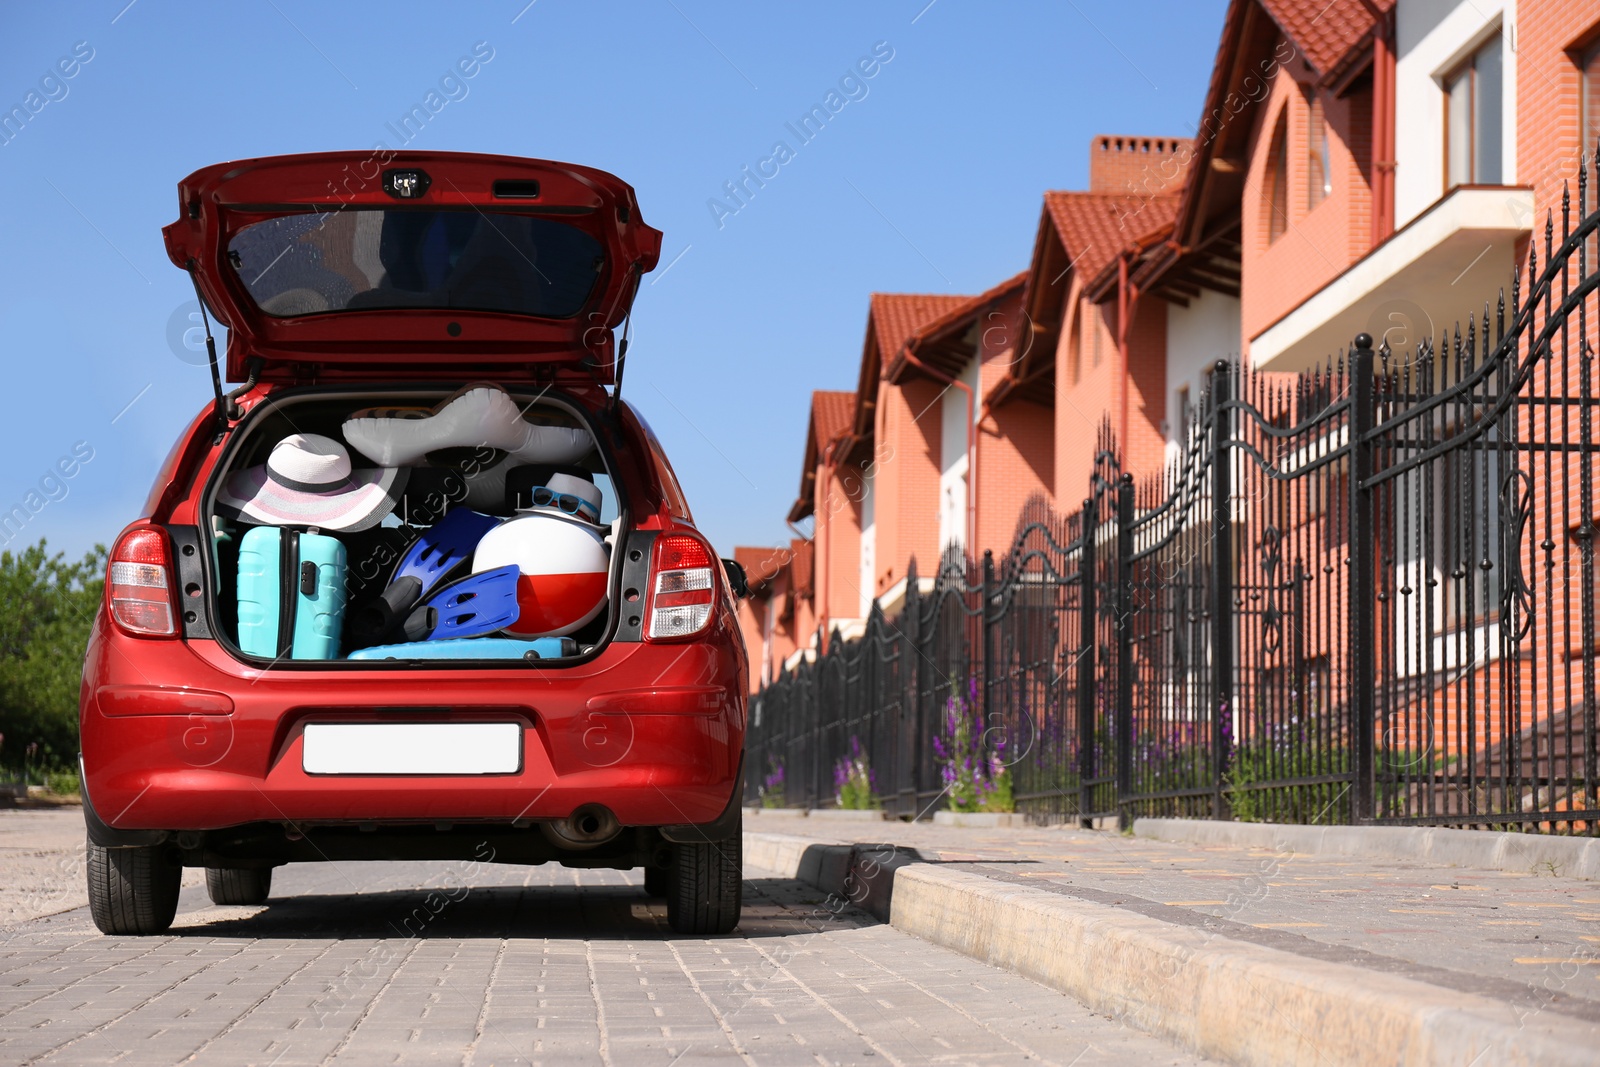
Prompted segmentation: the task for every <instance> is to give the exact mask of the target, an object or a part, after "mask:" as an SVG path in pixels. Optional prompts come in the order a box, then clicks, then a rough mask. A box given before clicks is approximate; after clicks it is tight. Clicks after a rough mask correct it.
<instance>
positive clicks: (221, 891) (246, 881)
mask: <svg viewBox="0 0 1600 1067" xmlns="http://www.w3.org/2000/svg"><path fill="white" fill-rule="evenodd" d="M270 892H272V868H271V867H266V868H264V869H262V870H259V871H256V870H244V869H241V868H237V867H207V868H206V895H207V896H209V897H210V898H211V903H213V904H265V903H266V902H267V894H268V893H270Z"/></svg>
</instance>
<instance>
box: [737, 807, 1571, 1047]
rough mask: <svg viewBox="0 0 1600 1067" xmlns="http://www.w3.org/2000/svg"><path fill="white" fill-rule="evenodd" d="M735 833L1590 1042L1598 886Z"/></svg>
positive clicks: (1120, 838) (1509, 874)
mask: <svg viewBox="0 0 1600 1067" xmlns="http://www.w3.org/2000/svg"><path fill="white" fill-rule="evenodd" d="M745 829H746V830H747V831H758V832H759V831H765V832H774V833H784V834H795V835H800V836H805V837H816V838H818V839H819V840H827V841H855V842H861V843H873V842H883V841H887V842H892V843H894V844H896V845H899V846H904V847H909V848H914V849H917V850H918V851H919V852H921V853H922V854H923V855H924V856H926V857H928V858H932V859H936V860H937V861H938V862H940V863H943V864H948V865H951V866H952V867H954V868H955V869H958V870H967V871H970V872H972V873H975V874H982V875H984V876H986V877H989V878H995V879H999V880H1002V881H1009V882H1015V883H1019V884H1024V885H1029V886H1033V887H1036V888H1041V889H1047V890H1051V891H1055V892H1060V893H1064V894H1066V895H1069V896H1076V897H1079V898H1081V899H1085V900H1091V901H1095V902H1097V903H1102V904H1112V905H1116V906H1119V907H1121V908H1124V909H1126V910H1128V911H1133V912H1138V913H1140V914H1143V915H1147V916H1149V917H1152V918H1156V919H1162V920H1165V921H1168V922H1176V923H1182V924H1185V925H1189V926H1193V927H1199V928H1202V929H1205V930H1207V931H1209V932H1212V933H1215V934H1216V935H1217V936H1218V937H1225V938H1229V939H1233V940H1242V941H1249V942H1253V943H1256V944H1261V945H1267V946H1270V947H1273V948H1279V949H1284V950H1286V951H1290V952H1295V953H1298V954H1300V955H1303V956H1309V957H1312V958H1315V959H1321V960H1328V961H1333V962H1339V963H1349V964H1354V965H1356V966H1361V967H1366V968H1368V969H1371V970H1376V971H1382V972H1384V973H1389V974H1397V975H1404V976H1407V977H1412V978H1416V979H1418V980H1420V981H1424V982H1429V983H1431V984H1433V985H1437V986H1442V987H1444V988H1447V989H1454V990H1457V991H1460V992H1470V993H1479V994H1483V995H1485V996H1490V997H1495V998H1497V999H1500V1000H1503V1001H1506V1002H1508V1003H1511V1004H1514V1005H1517V1006H1519V1007H1526V1008H1527V1010H1529V1011H1543V1010H1554V1011H1558V1012H1561V1013H1562V1014H1566V1015H1570V1016H1572V1017H1574V1018H1577V1019H1581V1020H1584V1021H1586V1022H1588V1023H1590V1024H1593V1026H1594V1032H1595V1036H1596V1040H1597V1042H1600V882H1592V881H1583V880H1579V879H1576V878H1566V877H1562V876H1561V872H1560V871H1559V870H1551V869H1547V868H1545V869H1530V870H1527V871H1515V872H1513V871H1491V870H1476V869H1471V868H1466V867H1442V866H1425V865H1422V864H1407V863H1399V862H1369V861H1364V860H1361V859H1359V858H1356V857H1351V856H1333V855H1309V854H1296V853H1292V852H1278V851H1274V850H1272V849H1265V848H1239V847H1231V846H1200V845H1189V844H1178V843H1172V842H1165V841H1151V840H1147V839H1143V838H1133V837H1127V836H1124V835H1122V834H1119V833H1115V832H1108V831H1084V830H1072V829H1064V828H1044V827H1033V828H1027V829H977V828H966V827H950V826H937V825H934V824H931V823H927V822H918V823H901V822H879V823H849V822H842V821H835V820H825V819H815V820H814V819H807V818H792V817H787V816H776V817H774V816H771V815H767V814H765V813H763V814H760V815H756V816H753V817H747V818H746V820H745Z"/></svg>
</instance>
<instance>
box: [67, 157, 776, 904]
mask: <svg viewBox="0 0 1600 1067" xmlns="http://www.w3.org/2000/svg"><path fill="white" fill-rule="evenodd" d="M178 206H179V218H178V221H176V222H174V223H172V224H171V225H170V226H167V227H166V228H165V230H164V231H163V232H164V235H165V238H166V245H167V250H168V253H169V255H170V256H171V258H172V261H173V263H174V264H176V265H177V266H178V267H179V268H180V269H183V270H187V271H188V272H190V274H191V275H192V277H193V279H194V282H195V287H196V290H197V292H198V293H199V294H200V296H201V297H202V299H203V300H204V303H205V306H206V308H207V309H209V311H210V313H211V314H212V315H213V316H214V317H215V318H216V319H217V320H219V321H221V322H222V323H224V324H225V325H227V327H228V335H227V351H226V374H227V378H228V380H229V381H231V382H240V383H243V384H242V385H240V386H239V387H238V388H236V389H234V390H233V391H232V392H230V393H227V394H226V395H225V394H224V392H223V385H222V383H221V374H220V373H219V369H218V367H217V363H216V356H215V352H214V349H213V356H212V358H213V362H212V378H213V384H214V386H215V391H216V400H215V402H214V403H213V404H211V405H208V406H207V407H206V409H205V410H203V411H201V412H200V414H199V415H198V416H197V417H196V418H195V420H194V422H193V423H192V424H191V425H190V426H189V427H188V429H186V430H185V431H184V432H183V433H182V434H181V435H180V436H179V438H178V440H177V443H176V444H175V445H174V446H173V448H172V451H171V454H170V455H169V456H168V457H167V460H166V462H165V464H164V465H163V467H162V469H161V472H160V474H159V475H158V476H157V478H156V481H155V485H154V487H153V488H152V490H151V492H150V496H149V499H148V501H147V502H146V504H145V507H144V511H143V517H142V518H140V519H138V520H137V521H135V522H134V523H132V524H131V525H130V526H128V527H127V528H126V529H125V530H124V531H123V532H122V533H121V535H120V536H119V537H118V538H117V541H116V544H115V547H114V548H113V550H112V552H111V561H110V567H109V573H108V577H107V582H106V596H105V601H104V604H103V605H102V607H101V610H100V614H99V618H98V619H97V622H96V626H95V629H94V635H93V637H92V639H91V640H90V643H89V648H88V652H87V657H86V661H85V664H84V672H83V688H82V695H81V707H80V722H81V727H82V748H83V752H82V769H83V786H84V790H83V797H84V818H85V821H86V823H87V824H88V839H89V846H88V847H89V863H88V879H89V897H90V902H91V906H92V911H93V915H94V919H95V922H96V924H97V925H98V926H99V927H100V929H101V930H103V931H104V932H106V933H111V934H153V933H159V932H161V931H163V930H165V929H167V928H168V927H169V926H170V925H171V922H172V920H173V916H174V913H175V909H176V904H177V896H178V889H179V883H180V877H181V874H182V868H183V867H204V868H205V869H206V884H207V887H208V890H209V892H210V895H211V899H212V900H213V901H216V902H218V903H236V904H243V903H261V902H264V901H265V900H266V898H267V895H268V893H269V891H270V887H271V877H272V869H273V868H274V867H276V866H279V865H282V864H285V863H290V862H308V861H322V860H340V859H434V860H444V859H452V860H460V861H463V862H465V861H476V862H489V861H492V862H503V863H527V864H536V863H546V862H559V863H562V864H564V865H567V866H572V867H609V868H618V869H627V868H634V867H642V868H644V871H645V886H646V890H647V891H648V892H651V893H655V894H657V895H664V896H665V897H666V901H667V912H668V918H669V922H670V924H671V926H672V927H673V929H675V930H677V931H680V932H683V933H693V934H703V933H725V932H727V931H729V930H731V929H733V927H734V926H735V925H736V924H737V922H738V919H739V911H740V830H741V806H740V805H741V795H742V791H743V790H742V781H743V773H744V768H743V751H744V730H745V693H746V691H747V686H746V677H747V673H748V666H747V662H746V655H745V649H744V645H743V641H742V638H741V637H740V633H739V627H738V625H737V621H736V618H735V613H734V600H735V597H736V596H739V595H743V593H744V587H743V582H744V577H743V573H742V572H741V571H739V570H738V569H737V566H736V565H731V563H730V561H720V562H719V561H718V559H717V557H716V555H715V554H714V553H713V552H712V550H711V548H710V546H709V544H708V542H707V541H706V540H705V538H704V537H703V535H701V534H700V533H699V532H698V531H697V530H696V528H695V526H694V521H693V519H692V517H691V515H690V512H689V506H688V504H687V502H686V501H685V499H684V496H683V492H682V490H681V489H680V487H679V485H678V482H677V479H676V478H675V476H674V475H673V472H672V467H671V465H670V464H669V463H668V461H667V457H666V455H665V454H664V453H663V452H662V449H661V445H660V443H659V442H658V441H657V440H656V437H655V435H654V434H653V433H652V432H651V430H650V428H649V426H648V425H647V424H646V423H645V421H644V419H643V418H642V417H641V416H640V415H639V413H638V412H637V411H635V410H634V409H633V408H632V407H631V406H630V405H629V404H628V403H627V402H626V401H624V400H622V399H621V397H620V395H619V394H620V388H621V385H622V379H623V367H624V365H625V358H626V352H627V342H626V340H625V339H623V340H620V341H619V339H618V336H617V334H618V331H619V330H620V329H621V328H622V327H623V324H624V323H625V321H626V319H627V316H628V314H629V311H630V307H631V304H632V300H633V297H634V295H635V294H636V293H637V291H638V287H639V282H640V279H641V277H642V276H643V274H644V273H646V272H648V271H650V270H651V269H653V268H654V267H655V266H656V263H657V259H658V256H659V252H660V246H661V234H660V232H659V231H657V230H654V229H652V228H651V227H649V226H647V225H646V224H645V223H644V221H643V220H642V219H641V218H640V216H639V206H638V203H637V201H636V200H635V197H634V192H633V189H632V188H631V187H630V186H628V185H627V184H626V183H624V182H622V181H620V180H618V179H617V178H615V177H613V176H612V175H610V174H606V173H603V172H601V171H597V170H592V169H589V168H586V167H579V166H572V165H569V164H564V163H552V162H545V161H539V160H530V159H519V158H514V157H508V156H490V155H468V154H456V153H443V152H439V153H404V154H390V153H384V152H380V153H371V154H365V153H358V152H349V153H323V154H313V155H296V156H281V157H273V158H263V159H248V160H242V161H239V162H233V163H224V164H218V165H216V166H212V167H207V168H205V169H203V170H199V171H196V172H195V173H194V174H192V175H190V176H189V177H188V178H186V179H184V180H183V182H182V183H181V184H180V185H179V187H178ZM507 398H509V401H510V402H511V403H510V404H508V403H507ZM513 495H514V499H513ZM451 515H456V516H458V517H459V516H461V515H466V516H469V517H471V518H469V519H462V520H461V522H459V523H453V525H452V524H451V523H446V522H445V521H444V517H448V516H451ZM474 522H481V524H482V526H481V527H478V528H475V529H473V530H471V531H469V532H467V533H463V529H465V527H470V526H471V525H472V523H474ZM463 524H464V525H463ZM563 524H565V525H563ZM447 526H449V527H451V528H452V529H454V533H451V534H450V535H449V537H447V536H446V534H447V530H446V527H447ZM455 527H462V528H461V529H455ZM483 529H489V530H490V531H491V532H489V533H483V532H482V531H483ZM480 534H481V540H477V541H474V540H473V538H475V537H477V536H478V535H480ZM450 537H455V538H457V540H458V541H459V543H453V542H452V543H450V544H445V545H444V546H443V547H442V548H441V547H440V544H436V543H430V541H429V539H430V538H433V539H435V541H449V538H450ZM463 538H464V540H463ZM491 539H496V547H495V550H494V552H491V551H490V541H491ZM264 544H265V545H266V546H267V547H266V548H264V549H263V548H262V545H264ZM452 552H453V553H454V555H451V553H452ZM296 553H298V555H296ZM318 553H321V554H318ZM491 556H492V557H493V558H492V559H491V558H489V557H491ZM475 559H476V560H477V561H478V563H477V564H474V563H473V560H475ZM408 560H409V561H410V562H407V561H408ZM419 561H420V562H419ZM479 564H481V565H479ZM490 564H495V565H494V566H490ZM407 567H411V568H412V570H414V571H415V570H417V569H418V568H421V570H420V571H419V572H418V573H422V575H423V576H422V577H421V578H418V579H417V580H416V581H415V582H411V580H410V579H409V578H408V577H407V574H406V573H402V572H405V571H406V568H407ZM430 567H431V568H432V570H429V568H430ZM407 573H409V572H407ZM430 582H432V583H433V584H432V585H431V586H430V585H429V584H428V583H430ZM419 589H422V590H424V591H426V590H428V589H437V590H438V592H437V593H433V594H431V596H432V599H429V600H426V601H424V600H423V599H421V598H420V597H419V596H415V595H413V594H415V593H417V592H418V590H419ZM262 590H265V591H264V592H263V591H262ZM452 591H454V592H453V594H452ZM452 597H453V598H452ZM475 597H476V598H477V599H474V598H475ZM496 598H498V599H496ZM463 604H465V605H466V606H467V608H466V609H464V608H463V607H462V605H463ZM484 605H488V606H484ZM478 608H482V610H481V611H477V610H476V609H478ZM467 609H473V610H467ZM495 611H499V612H502V614H503V617H500V616H495V617H492V618H491V616H493V612H495ZM452 612H454V614H452ZM506 612H509V614H504V613H506ZM512 619H515V620H516V621H515V622H511V621H509V620H512ZM419 620H420V621H419ZM500 622H505V623H506V625H505V626H504V627H502V628H501V629H499V630H496V631H494V632H492V633H489V632H485V629H484V628H485V627H488V626H492V625H496V624H498V623H500ZM454 626H459V627H460V628H459V629H450V627H454ZM474 626H476V627H477V629H476V630H474V629H473V627H474ZM462 635H467V636H462ZM519 641H520V642H523V644H521V645H517V644H514V643H515V642H519ZM508 646H512V647H511V648H510V652H509V653H508V652H507V651H506V649H507V647H508ZM524 647H525V648H526V651H525V652H524V651H523V649H524ZM508 656H509V657H511V658H507V657H508Z"/></svg>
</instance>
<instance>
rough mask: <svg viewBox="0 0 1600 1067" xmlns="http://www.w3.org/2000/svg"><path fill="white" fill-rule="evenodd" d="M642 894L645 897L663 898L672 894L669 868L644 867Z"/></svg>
mask: <svg viewBox="0 0 1600 1067" xmlns="http://www.w3.org/2000/svg"><path fill="white" fill-rule="evenodd" d="M644 892H645V895H646V896H651V897H664V896H666V895H667V894H668V893H670V892H672V868H671V867H654V866H651V867H646V868H645V869H644Z"/></svg>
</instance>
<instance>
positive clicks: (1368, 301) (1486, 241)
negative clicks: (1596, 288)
mask: <svg viewBox="0 0 1600 1067" xmlns="http://www.w3.org/2000/svg"><path fill="white" fill-rule="evenodd" d="M1533 221H1534V206H1533V190H1532V189H1530V188H1528V187H1526V186H1513V185H1493V186H1485V185H1477V186H1460V187H1458V188H1456V189H1454V190H1452V191H1451V192H1450V193H1449V194H1448V195H1446V196H1444V197H1442V198H1441V199H1440V200H1439V201H1438V203H1436V204H1434V205H1433V206H1432V207H1431V208H1429V209H1428V210H1427V211H1425V212H1423V213H1422V214H1421V215H1419V216H1417V217H1416V218H1415V219H1413V220H1412V221H1411V222H1410V223H1408V224H1407V225H1406V226H1405V227H1404V228H1403V229H1400V230H1397V231H1396V232H1395V233H1394V234H1392V235H1391V236H1390V237H1389V238H1388V240H1386V241H1384V242H1383V243H1382V244H1380V245H1378V246H1377V247H1376V248H1374V249H1373V250H1372V251H1371V252H1369V253H1367V254H1366V255H1365V256H1364V257H1362V258H1361V259H1360V260H1358V261H1357V262H1356V263H1354V264H1352V265H1351V266H1350V268H1349V269H1347V270H1346V271H1345V272H1344V273H1342V274H1340V275H1339V276H1338V277H1337V278H1335V279H1333V281H1331V282H1329V283H1328V284H1327V285H1325V286H1323V287H1322V288H1321V289H1319V290H1317V291H1316V292H1315V293H1313V294H1312V295H1311V296H1310V297H1308V298H1306V299H1305V300H1304V301H1302V302H1301V304H1300V305H1299V306H1298V307H1296V308H1295V309H1294V310H1293V311H1290V312H1289V313H1288V314H1286V315H1284V316H1283V317H1282V318H1280V319H1279V320H1278V321H1277V322H1275V323H1273V324H1272V325H1271V326H1269V327H1267V328H1266V329H1265V330H1263V331H1261V333H1259V334H1257V335H1256V336H1255V337H1254V338H1252V339H1251V341H1250V362H1251V364H1252V365H1253V366H1254V367H1256V368H1257V369H1258V370H1270V371H1298V370H1305V369H1307V368H1309V367H1312V366H1314V365H1315V364H1316V363H1317V362H1318V361H1321V360H1326V359H1327V358H1328V356H1329V355H1332V354H1334V353H1337V352H1341V351H1343V350H1344V349H1345V348H1346V347H1348V346H1349V344H1350V341H1351V338H1353V337H1355V335H1356V334H1358V333H1361V332H1363V331H1365V332H1367V333H1370V334H1371V335H1372V337H1373V339H1374V341H1375V342H1382V341H1384V340H1385V339H1387V340H1388V342H1389V344H1390V346H1391V347H1392V348H1394V349H1395V350H1396V352H1397V353H1399V354H1401V355H1402V358H1404V353H1405V351H1406V350H1409V349H1410V348H1411V346H1412V345H1414V344H1416V343H1417V342H1418V341H1420V340H1422V339H1425V338H1427V337H1430V336H1431V337H1434V338H1436V339H1437V338H1442V337H1443V336H1444V335H1445V333H1446V331H1448V330H1451V329H1453V328H1454V326H1455V324H1456V323H1457V322H1458V321H1459V322H1461V324H1462V327H1463V329H1465V324H1466V320H1467V318H1468V317H1469V316H1472V315H1481V314H1482V312H1483V306H1484V304H1485V303H1486V302H1487V303H1488V304H1489V305H1490V307H1491V309H1492V308H1493V306H1494V304H1495V301H1496V300H1498V299H1499V295H1500V293H1501V292H1502V291H1504V292H1505V293H1506V297H1507V300H1508V301H1509V299H1510V295H1511V279H1512V277H1513V276H1514V274H1515V271H1516V268H1517V263H1516V246H1517V242H1518V240H1519V239H1520V238H1523V237H1526V236H1528V235H1529V234H1530V233H1531V232H1532V227H1533Z"/></svg>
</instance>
